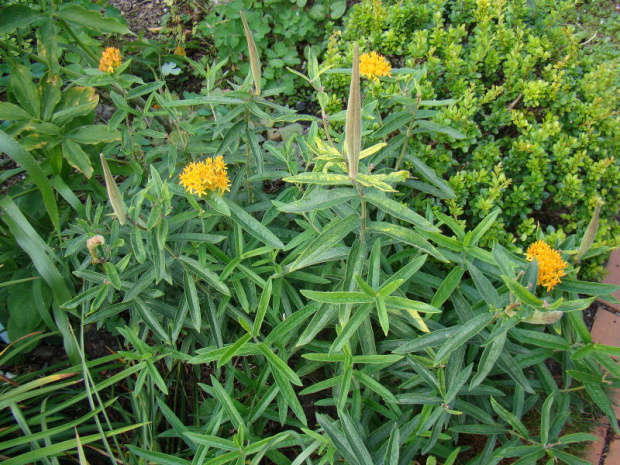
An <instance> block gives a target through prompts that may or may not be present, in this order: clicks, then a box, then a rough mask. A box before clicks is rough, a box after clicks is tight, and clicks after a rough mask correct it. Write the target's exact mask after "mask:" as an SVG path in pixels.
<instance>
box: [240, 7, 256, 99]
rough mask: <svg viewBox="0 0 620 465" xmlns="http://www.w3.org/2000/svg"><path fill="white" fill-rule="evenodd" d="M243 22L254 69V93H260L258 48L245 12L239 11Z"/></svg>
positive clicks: (251, 66)
mask: <svg viewBox="0 0 620 465" xmlns="http://www.w3.org/2000/svg"><path fill="white" fill-rule="evenodd" d="M239 16H240V17H241V22H243V31H244V32H245V39H246V40H247V41H248V51H249V54H250V68H251V69H252V79H253V80H254V93H255V94H256V95H260V90H261V89H260V76H261V75H260V61H259V59H258V50H257V49H256V43H254V38H253V37H252V32H251V31H250V26H248V22H247V21H246V19H245V16H244V15H243V12H241V11H240V12H239Z"/></svg>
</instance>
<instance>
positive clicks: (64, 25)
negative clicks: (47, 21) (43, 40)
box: [58, 19, 99, 66]
mask: <svg viewBox="0 0 620 465" xmlns="http://www.w3.org/2000/svg"><path fill="white" fill-rule="evenodd" d="M58 22H59V23H60V25H61V26H62V28H63V29H64V30H65V32H68V33H69V35H70V36H71V37H72V38H73V40H75V43H76V44H78V46H79V47H80V48H81V49H82V50H83V51H84V53H86V55H88V57H89V58H90V59H91V60H92V63H91V64H92V65H93V66H96V65H97V63H99V58H97V55H95V53H94V52H93V51H92V49H91V48H90V47H87V46H86V44H85V43H84V42H82V40H81V39H80V38H79V37H78V36H77V34H76V33H75V32H74V31H73V29H72V28H71V26H69V25H68V24H67V22H66V21H65V20H62V19H61V20H60V21H58Z"/></svg>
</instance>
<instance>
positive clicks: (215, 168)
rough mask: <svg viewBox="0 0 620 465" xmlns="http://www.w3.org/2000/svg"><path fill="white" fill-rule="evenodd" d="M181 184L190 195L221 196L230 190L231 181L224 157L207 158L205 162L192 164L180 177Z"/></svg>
mask: <svg viewBox="0 0 620 465" xmlns="http://www.w3.org/2000/svg"><path fill="white" fill-rule="evenodd" d="M179 178H180V179H181V182H180V184H181V185H182V186H183V187H184V188H185V190H186V191H187V192H189V193H190V194H197V195H198V197H202V196H203V195H205V194H206V193H207V192H213V191H218V192H219V193H220V195H221V194H223V193H224V191H228V190H230V180H229V179H228V171H227V168H226V163H224V157H222V156H221V155H219V156H217V157H215V158H207V159H206V160H205V161H199V162H191V163H190V164H188V165H187V166H186V167H185V169H184V170H183V173H181V175H180V176H179Z"/></svg>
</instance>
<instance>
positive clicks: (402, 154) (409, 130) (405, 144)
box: [394, 94, 422, 171]
mask: <svg viewBox="0 0 620 465" xmlns="http://www.w3.org/2000/svg"><path fill="white" fill-rule="evenodd" d="M421 99H422V96H421V95H420V94H417V95H416V102H415V107H414V109H413V112H412V114H411V122H410V123H409V127H408V128H407V134H406V135H405V142H403V148H402V149H401V151H400V155H399V157H398V160H397V161H396V166H395V167H394V169H395V170H396V171H398V170H399V169H400V167H401V166H402V164H403V161H405V152H406V151H407V147H408V146H409V139H410V138H411V133H412V132H413V127H414V126H415V117H416V114H417V113H418V108H419V107H420V100H421Z"/></svg>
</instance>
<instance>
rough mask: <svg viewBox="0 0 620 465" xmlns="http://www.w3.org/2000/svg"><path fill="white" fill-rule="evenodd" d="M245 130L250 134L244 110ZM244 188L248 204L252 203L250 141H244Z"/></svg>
mask: <svg viewBox="0 0 620 465" xmlns="http://www.w3.org/2000/svg"><path fill="white" fill-rule="evenodd" d="M244 119H245V129H246V131H247V132H248V133H249V132H250V124H249V122H250V111H249V110H248V108H247V107H246V108H245V114H244ZM245 188H246V190H247V191H248V204H251V203H252V189H250V140H249V139H248V140H246V143H245Z"/></svg>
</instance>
